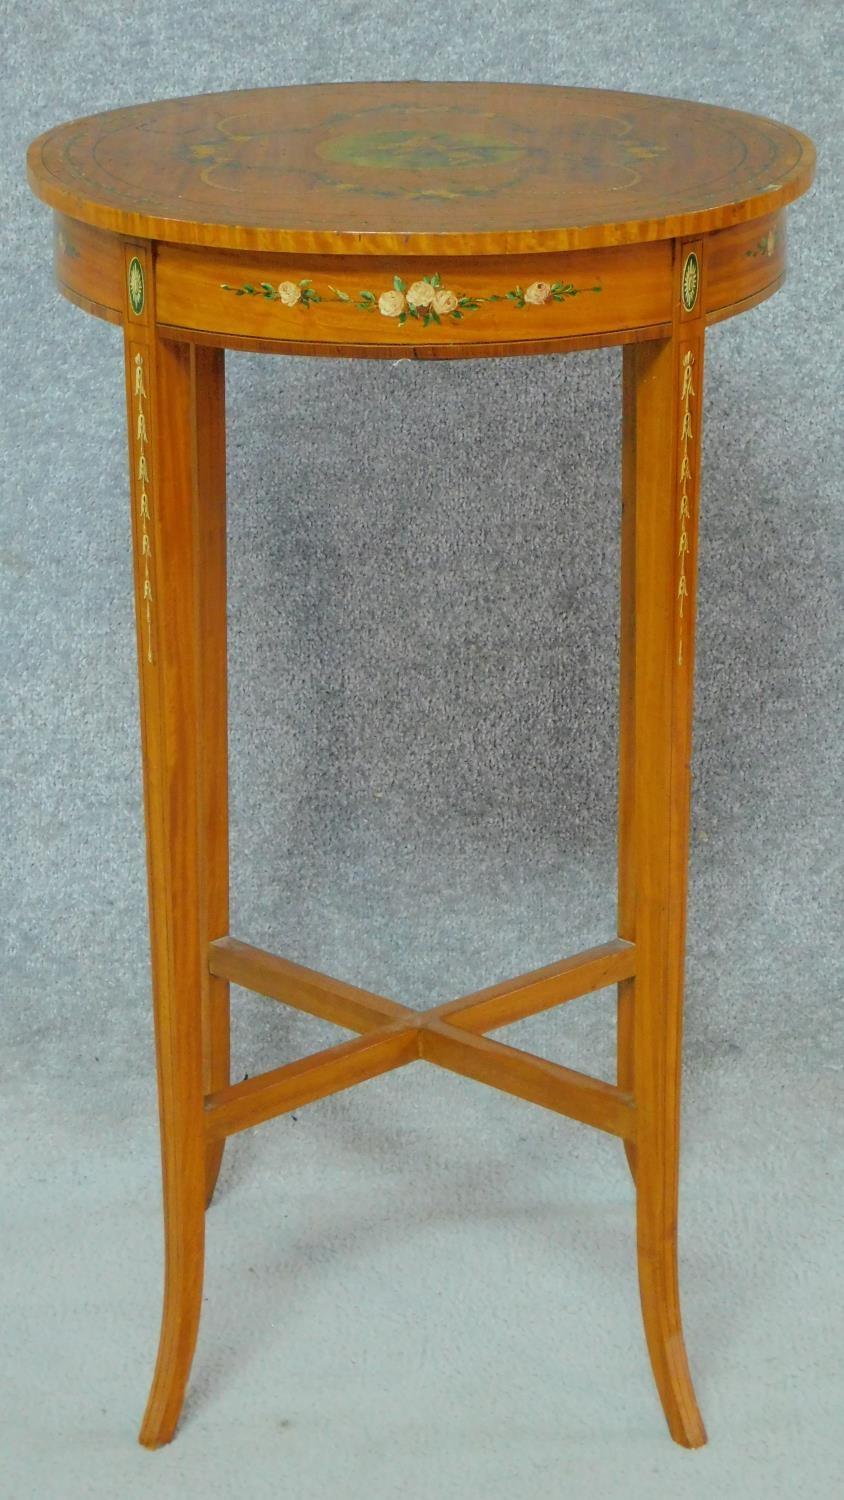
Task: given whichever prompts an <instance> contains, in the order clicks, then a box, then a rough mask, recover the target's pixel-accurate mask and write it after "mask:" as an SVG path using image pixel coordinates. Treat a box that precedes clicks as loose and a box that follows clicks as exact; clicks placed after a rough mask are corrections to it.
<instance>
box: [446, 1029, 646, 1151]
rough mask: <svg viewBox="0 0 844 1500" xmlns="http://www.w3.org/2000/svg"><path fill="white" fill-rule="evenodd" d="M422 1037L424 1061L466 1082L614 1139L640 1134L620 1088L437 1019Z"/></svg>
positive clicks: (629, 1099)
mask: <svg viewBox="0 0 844 1500" xmlns="http://www.w3.org/2000/svg"><path fill="white" fill-rule="evenodd" d="M419 1038H420V1046H421V1049H422V1056H423V1057H424V1058H425V1059H426V1060H427V1061H428V1062H433V1063H437V1065H438V1066H439V1067H441V1068H447V1069H448V1070H449V1071H450V1072H452V1073H462V1074H463V1076H464V1077H465V1078H474V1079H476V1080H477V1082H478V1083H487V1084H490V1085H491V1086H492V1087H493V1088H496V1089H501V1090H502V1091H503V1092H504V1093H505V1094H514V1095H515V1096H516V1098H518V1099H527V1100H529V1101H530V1102H531V1103H533V1104H541V1105H542V1107H543V1109H551V1110H554V1111H555V1112H556V1113H557V1114H561V1115H567V1116H568V1117H569V1118H570V1119H572V1120H579V1121H580V1122H581V1123H582V1124H584V1125H592V1126H594V1127H595V1128H596V1129H597V1130H606V1131H609V1133H610V1134H611V1135H619V1136H622V1137H625V1138H629V1139H632V1138H633V1136H634V1135H635V1131H636V1113H635V1109H634V1105H633V1099H632V1096H631V1095H629V1094H626V1093H624V1092H623V1091H622V1090H621V1089H619V1088H616V1086H615V1085H614V1084H611V1083H604V1082H603V1080H602V1079H600V1078H590V1077H589V1076H588V1075H587V1074H585V1073H576V1072H574V1071H573V1070H572V1069H571V1068H563V1067H561V1066H560V1065H559V1063H552V1062H548V1060H547V1059H546V1058H544V1057H534V1056H533V1055H532V1054H531V1053H529V1052H521V1051H520V1050H519V1049H518V1048H516V1047H508V1046H507V1045H506V1044H505V1043H504V1042H498V1041H492V1040H491V1039H490V1038H489V1037H485V1036H472V1035H467V1033H466V1032H464V1031H462V1030H461V1029H460V1027H459V1026H456V1025H455V1026H452V1025H450V1024H449V1023H448V1022H446V1021H438V1020H435V1021H431V1022H430V1023H429V1024H427V1025H425V1026H423V1027H421V1028H420V1031H419Z"/></svg>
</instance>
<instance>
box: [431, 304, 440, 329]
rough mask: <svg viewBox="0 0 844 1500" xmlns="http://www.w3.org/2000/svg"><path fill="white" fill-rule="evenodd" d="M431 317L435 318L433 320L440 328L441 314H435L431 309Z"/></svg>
mask: <svg viewBox="0 0 844 1500" xmlns="http://www.w3.org/2000/svg"><path fill="white" fill-rule="evenodd" d="M431 317H432V318H433V320H434V322H435V323H436V324H437V326H439V321H440V315H439V313H435V312H434V309H433V308H431Z"/></svg>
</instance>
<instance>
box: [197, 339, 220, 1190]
mask: <svg viewBox="0 0 844 1500" xmlns="http://www.w3.org/2000/svg"><path fill="white" fill-rule="evenodd" d="M224 360H225V356H224V354H223V351H222V350H221V349H201V348H196V349H194V350H193V379H194V412H193V422H192V434H191V437H192V465H193V482H194V490H195V493H196V497H197V501H196V516H195V526H196V591H197V607H198V611H199V641H200V658H199V719H198V731H199V733H198V740H199V766H198V776H199V788H198V790H199V804H200V806H199V815H200V822H201V827H200V834H201V839H202V848H203V852H204V858H203V861H202V869H201V874H202V883H201V888H200V903H201V907H200V924H201V926H200V942H201V943H202V945H203V946H204V945H205V944H207V943H209V942H213V941H214V940H215V939H216V938H218V937H219V936H220V935H222V934H224V933H227V932H228V929H229V786H228V775H229V770H228V697H227V651H226V642H227V630H226V598H227V587H226V394H225V364H224ZM202 1007H203V1025H202V1040H203V1081H204V1088H205V1092H206V1094H208V1093H211V1092H213V1091H214V1090H217V1089H221V1088H224V1087H225V1085H226V1084H227V1083H228V1081H229V984H228V980H227V979H226V978H225V977H224V976H223V975H219V974H214V973H213V971H212V970H211V969H210V968H209V967H208V966H204V968H203V984H202ZM222 1155H223V1144H222V1142H212V1143H210V1144H209V1145H208V1146H207V1147H206V1153H205V1199H206V1203H210V1201H211V1197H212V1195H213V1192H214V1186H215V1184H216V1181H217V1174H218V1172H219V1170H220V1163H221V1160H222Z"/></svg>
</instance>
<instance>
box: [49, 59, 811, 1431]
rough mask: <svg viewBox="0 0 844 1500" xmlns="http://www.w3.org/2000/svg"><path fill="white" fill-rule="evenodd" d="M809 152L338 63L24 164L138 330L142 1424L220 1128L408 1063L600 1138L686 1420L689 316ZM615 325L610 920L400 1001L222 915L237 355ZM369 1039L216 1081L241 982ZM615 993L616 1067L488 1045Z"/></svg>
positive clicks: (485, 351) (709, 316)
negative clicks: (626, 1167)
mask: <svg viewBox="0 0 844 1500" xmlns="http://www.w3.org/2000/svg"><path fill="white" fill-rule="evenodd" d="M813 170H814V151H813V148H812V145H811V143H810V142H809V141H808V140H807V139H806V137H805V136H803V135H801V133H800V132H799V131H796V130H793V129H791V128H789V127H787V126H784V125H779V124H777V123H775V122H773V121H770V120H766V119H762V118H759V117H757V116H750V115H746V114H742V113H740V112H738V111H735V110H726V109H718V108H714V107H710V106H706V105H700V104H692V103H687V102H684V101H682V100H666V99H657V98H650V97H645V96H636V95H627V94H616V93H608V92H603V91H597V90H580V89H561V88H551V87H544V86H536V85H503V84H486V83H484V84H429V83H403V84H385V83H377V84H348V85H341V84H337V85H307V86H302V87H299V88H284V89H266V90H253V91H246V92H241V93H237V94H225V95H208V96H204V97H202V98H198V99H192V100H170V101H164V102H161V103H158V104H151V105H138V106H132V107H131V108H129V109H123V110H116V111H111V112H110V113H107V114H104V115H98V116H93V117H89V118H87V119H84V120H80V121H75V122H72V123H70V124H68V125H63V126H59V127H58V128H57V129H55V130H52V131H48V132H47V134H46V135H44V136H42V137H40V138H39V140H37V141H35V142H33V144H32V146H31V147H30V151H29V155H28V172H29V179H30V182H31V184H32V187H33V189H34V191H35V192H36V193H37V194H38V195H39V196H40V197H41V198H43V199H44V200H45V201H46V202H47V203H48V204H50V205H51V206H52V208H53V210H54V231H55V238H54V265H55V274H56V280H57V284H58V286H59V288H60V290H61V291H62V293H63V294H64V295H65V296H66V297H68V298H69V299H70V300H71V301H72V302H74V303H76V304H77V305H78V306H80V307H82V308H84V309H86V310H87V311H89V312H93V313H96V314H97V315H98V316H100V317H102V318H104V319H105V320H106V321H111V322H116V323H119V324H120V325H121V326H122V327H123V330H124V341H125V354H126V391H127V410H128V417H129V455H130V472H131V497H132V543H133V556H134V577H135V594H136V614H137V626H138V662H139V674H140V685H141V695H140V696H141V738H142V749H143V763H144V800H145V815H146V829H147V856H148V860H147V863H148V881H149V912H150V936H151V953H152V975H153V996H154V1011H155V1033H156V1058H157V1068H158V1083H159V1108H160V1118H161V1144H162V1163H163V1188H164V1219H165V1286H164V1305H163V1316H162V1328H161V1339H160V1346H159V1353H158V1359H157V1362H156V1367H155V1374H154V1377H153V1383H152V1389H151V1392H150V1397H149V1402H148V1406H147V1410H146V1414H145V1416H144V1421H143V1425H142V1428H141V1441H142V1442H143V1443H145V1444H146V1445H148V1446H150V1447H155V1446H158V1445H159V1444H161V1443H165V1442H167V1441H169V1439H170V1438H171V1437H172V1435H173V1432H174V1430H175V1426H176V1422H177V1420H178V1417H179V1412H180V1410H181V1406H182V1401H183V1397H184V1392H185V1387H186V1383H187V1379H188V1374H189V1370H190V1365H191V1360H192V1356H193V1349H194V1345H195V1341H196V1334H197V1327H198V1320H199V1312H200V1306H201V1299H202V1281H203V1260H204V1233H205V1206H206V1202H207V1201H208V1200H209V1199H210V1197H211V1194H212V1192H213V1188H214V1183H215V1181H216V1177H217V1173H218V1170H219V1166H220V1159H221V1154H222V1150H223V1146H224V1142H225V1140H226V1138H227V1137H228V1136H229V1135H232V1134H235V1133H237V1132H239V1131H242V1130H246V1129H249V1128H251V1127H252V1126H255V1125H258V1124H260V1123H261V1122H264V1121H266V1120H269V1119H271V1118H274V1117H275V1116H277V1115H279V1114H282V1113H284V1112H286V1111H289V1110H291V1109H294V1108H297V1107H299V1106H301V1105H304V1104H305V1103H307V1102H309V1101H312V1100H316V1099H321V1098H325V1097H326V1096H328V1095H330V1094H333V1093H336V1092H338V1091H339V1090H341V1089H345V1088H349V1087H351V1086H352V1085H354V1084H356V1083H358V1082H362V1081H363V1080H364V1079H367V1078H372V1077H375V1076H376V1075H379V1074H383V1073H386V1072H388V1071H391V1070H393V1069H394V1068H400V1067H404V1066H406V1065H408V1064H410V1063H411V1062H414V1061H416V1060H423V1061H425V1062H427V1063H430V1064H435V1065H438V1066H441V1067H444V1068H446V1069H448V1070H450V1071H452V1072H455V1073H460V1074H463V1075H465V1076H466V1077H469V1078H474V1079H476V1080H478V1081H480V1082H483V1083H486V1084H489V1085H491V1086H492V1087H494V1088H498V1089H501V1090H503V1091H504V1092H506V1093H510V1094H512V1095H515V1096H517V1097H519V1098H521V1099H524V1100H528V1101H531V1102H533V1103H536V1104H538V1105H541V1106H542V1107H545V1108H548V1109H552V1110H555V1111H557V1112H558V1113H561V1114H563V1115H567V1116H568V1117H570V1118H572V1119H575V1120H579V1121H580V1122H582V1123H584V1124H587V1125H590V1126H593V1127H596V1128H598V1129H601V1130H604V1131H608V1132H609V1133H610V1134H613V1135H616V1136H618V1137H619V1138H620V1139H621V1141H622V1142H623V1144H624V1147H625V1150H626V1152H627V1157H628V1161H629V1163H630V1166H631V1170H632V1172H633V1176H634V1183H635V1191H636V1205H637V1209H636V1215H637V1249H638V1264H639V1281H640V1290H641V1300H642V1312H643V1320H644V1326H645V1334H646V1339H647V1345H648V1350H649V1353H650V1358H651V1362H652V1366H653V1370H654V1375H655V1379H656V1385H657V1389H658V1392H659V1395H660V1398H661V1401H662V1405H663V1408H664V1411H665V1415H666V1418H667V1420H668V1425H669V1429H670V1431H671V1433H672V1435H673V1437H674V1438H675V1439H676V1440H677V1441H678V1442H679V1443H682V1444H685V1445H686V1446H690V1447H694V1446H697V1445H698V1444H700V1443H702V1442H703V1441H704V1440H705V1433H704V1429H703V1423H702V1421H701V1418H700V1414H699V1412H698V1408H697V1403H696V1400H695V1395H694V1391H693V1388H692V1383H691V1377H690V1373H689V1366H688V1360H687V1357H686V1351H685V1345H684V1339H683V1331H682V1326H681V1320H680V1302H679V1288H678V1273H677V1206H678V1181H679V1113H680V1049H681V1031H682V992H683V955H684V945H685V901H686V862H687V850H688V827H689V787H690V770H689V760H690V755H691V709H692V663H693V652H694V608H695V584H696V571H697V525H698V510H699V498H700V490H699V484H700V474H699V470H700V427H701V398H702V373H703V341H704V331H705V329H706V327H707V326H709V325H712V324H715V323H718V322H720V321H721V320H723V319H724V318H727V317H730V316H733V315H734V314H736V313H739V312H743V311H746V310H747V309H748V308H750V307H753V306H755V305H756V304H757V303H759V302H761V301H763V300H764V299H765V298H767V297H769V296H771V295H772V294H773V293H774V292H775V291H776V290H777V289H778V288H779V287H780V286H781V285H782V283H783V280H784V278H785V275H786V256H787V239H786V206H787V205H788V204H789V203H790V202H791V201H792V200H793V199H794V198H795V197H797V196H798V195H799V194H800V193H801V192H803V191H804V190H805V189H806V187H807V186H808V185H809V183H810V181H811V178H812V173H813ZM611 345H622V346H623V348H624V356H623V359H624V365H623V369H624V375H623V440H622V522H621V609H620V616H621V642H620V662H621V690H620V765H619V818H618V830H619V838H618V863H619V870H618V935H617V937H616V938H614V939H612V940H611V941H609V942H607V943H604V944H602V945H601V946H599V947H597V948H593V949H590V950H587V951H586V952H583V953H580V954H576V955H574V956H573V957H571V958H567V959H563V960H562V961H560V962H559V963H556V964H551V965H549V966H547V967H546V968H544V969H540V970H535V971H533V972H532V973H529V974H523V975H520V976H517V977H516V978H514V979H510V980H505V981H503V982H501V983H499V984H496V985H493V986H490V987H487V988H486V989H483V990H479V991H477V992H475V993H474V994H471V995H463V996H460V997H458V998H457V999H455V1000H449V1001H446V1002H443V1003H440V1004H436V1005H434V1006H432V1007H431V1008H430V1009H428V1010H427V1011H422V1012H416V1011H414V1010H412V1009H410V1008H409V1007H408V1006H406V1005H402V1004H400V1003H399V1002H397V1001H395V1000H390V999H387V998H386V997H384V996H381V995H377V994H375V993H373V992H371V991H368V990H364V989H361V988H359V987H357V986H354V985H351V984H347V983H345V982H344V981H340V980H335V979H330V978H329V977H328V976H326V975H324V974H321V973H318V972H317V971H315V970H311V969H306V968H304V967H303V966H302V965H299V964H295V963H292V962H291V961H290V960H288V959H284V958H279V957H276V956H275V955H273V954H270V953H266V952H264V951H263V950H261V949H258V948H254V947H251V946H249V945H247V944H244V943H240V942H238V941H237V940H236V939H234V938H233V937H231V936H230V935H229V933H228V926H229V913H228V785H227V783H228V768H227V704H226V544H225V535H226V515H225V504H226V502H225V407H224V369H223V358H224V355H223V350H224V349H225V348H231V349H244V350H251V351H252V352H261V353H264V352H265V353H273V354H290V355H319V356H323V357H326V356H327V357H348V358H356V359H372V358H380V359H391V360H395V359H399V358H403V357H405V358H413V359H465V358H477V357H500V356H502V355H538V354H549V353H566V352H571V351H573V350H577V349H588V348H597V347H608V346H611ZM232 982H233V983H236V984H239V985H244V986H246V987H248V988H251V989H254V990H257V991H259V992H260V993H263V994H265V995H267V996H269V997H271V998H273V999H275V1000H280V1001H283V1002H286V1003H289V1004H291V1005H293V1006H295V1007H297V1008H298V1009H300V1010H304V1011H307V1012H309V1013H311V1014H313V1015H317V1016H320V1017H322V1018H323V1019H325V1020H329V1021H331V1022H334V1023H335V1024H337V1025H340V1026H343V1027H346V1028H348V1029H350V1030H352V1031H356V1032H358V1033H360V1035H359V1036H357V1037H356V1038H354V1039H353V1040H352V1041H349V1042H343V1043H341V1044H340V1045H339V1046H336V1047H332V1048H329V1049H327V1050H326V1051H324V1052H322V1053H319V1054H317V1055H316V1056H313V1057H308V1058H304V1059H301V1060H299V1061H296V1062H290V1063H287V1064H285V1065H283V1066H281V1067H279V1068H276V1069H273V1070H271V1071H270V1072H268V1073H265V1074H263V1075H260V1076H258V1077H257V1078H251V1079H247V1080H244V1081H243V1082H242V1083H236V1084H232V1083H231V1082H230V1079H229V985H230V983H232ZM610 985H617V986H618V1038H617V1046H618V1067H617V1080H616V1082H615V1083H607V1082H604V1081H602V1080H600V1079H595V1078H590V1077H587V1076H586V1075H583V1074H580V1073H576V1072H573V1071H572V1070H570V1069H567V1068H563V1067H560V1066H559V1065H558V1064H555V1063H551V1062H548V1061H546V1060H544V1059H542V1058H537V1057H533V1056H531V1055H529V1054H527V1053H524V1052H521V1051H519V1050H518V1049H516V1048H513V1047H509V1046H507V1045H505V1044H504V1043H502V1042H500V1041H497V1040H492V1039H491V1038H489V1037H487V1036H485V1035H483V1033H484V1032H486V1031H490V1030H493V1029H495V1028H496V1027H501V1026H505V1025H509V1024H511V1023H512V1022H514V1021H518V1020H520V1019H522V1018H524V1017H525V1016H528V1015H532V1014H536V1013H537V1012H539V1011H541V1010H544V1009H547V1008H548V1007H550V1006H553V1005H559V1004H562V1003H564V1002H566V1001H568V1000H570V999H573V998H574V997H575V996H578V995H583V994H587V993H590V992H591V991H593V990H597V989H600V988H604V987H607V986H610Z"/></svg>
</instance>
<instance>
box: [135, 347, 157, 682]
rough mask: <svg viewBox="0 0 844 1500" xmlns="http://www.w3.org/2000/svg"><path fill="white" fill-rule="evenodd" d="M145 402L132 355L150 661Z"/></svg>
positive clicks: (139, 366)
mask: <svg viewBox="0 0 844 1500" xmlns="http://www.w3.org/2000/svg"><path fill="white" fill-rule="evenodd" d="M146 399H147V392H146V386H145V385H144V359H143V355H142V354H136V355H135V416H136V422H135V445H136V451H137V455H138V470H137V476H138V488H139V490H140V497H141V498H140V525H141V557H142V559H143V577H142V586H141V597H142V599H143V605H144V618H145V620H146V636H147V661H148V662H150V664H151V663H152V661H153V654H152V569H151V561H152V542H151V539H150V526H151V522H152V518H151V516H150V509H149V488H150V482H149V463H148V461H147V442H148V436H147V419H146V409H145V407H144V402H145V401H146Z"/></svg>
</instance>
